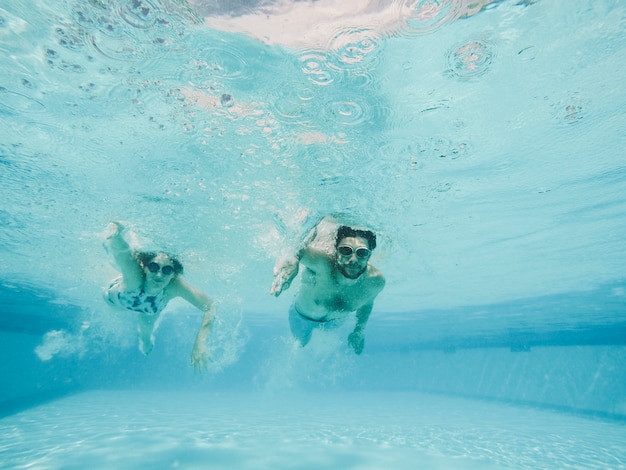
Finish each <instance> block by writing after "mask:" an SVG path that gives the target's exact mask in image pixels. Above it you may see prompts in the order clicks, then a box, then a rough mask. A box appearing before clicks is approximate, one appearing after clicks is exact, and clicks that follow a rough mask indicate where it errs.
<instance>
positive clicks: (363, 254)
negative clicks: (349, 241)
mask: <svg viewBox="0 0 626 470" xmlns="http://www.w3.org/2000/svg"><path fill="white" fill-rule="evenodd" d="M337 253H339V254H340V255H341V256H345V257H346V258H347V257H349V256H352V253H355V254H356V257H357V258H359V259H366V258H368V257H369V256H370V255H371V254H372V251H371V250H369V249H367V248H364V247H359V248H357V249H356V250H355V249H354V248H352V247H351V246H348V245H341V246H338V247H337Z"/></svg>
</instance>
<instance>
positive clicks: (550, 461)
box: [0, 390, 626, 469]
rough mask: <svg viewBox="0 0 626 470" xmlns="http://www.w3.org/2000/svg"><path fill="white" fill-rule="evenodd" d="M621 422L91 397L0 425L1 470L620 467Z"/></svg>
mask: <svg viewBox="0 0 626 470" xmlns="http://www.w3.org/2000/svg"><path fill="white" fill-rule="evenodd" d="M623 430H624V427H623V423H615V422H606V421H602V420H590V419H585V418H580V417H576V416H567V415H563V414H559V413H550V412H546V411H539V410H536V409H533V408H526V409H515V408H512V407H510V406H502V405H497V404H489V403H484V402H476V401H467V400H462V399H457V398H449V397H437V396H433V395H424V394H416V393H408V392H398V393H389V392H383V393H373V392H362V393H330V394H329V393H301V394H287V395H285V394H281V393H278V394H274V393H272V394H264V393H255V394H252V395H250V394H246V393H232V392H225V393H185V392H182V393H181V392H175V393H164V392H158V391H153V390H138V391H132V392H129V391H92V392H86V393H81V394H79V395H75V396H72V397H68V398H64V399H62V400H57V401H55V402H53V403H50V404H46V405H42V406H40V407H37V408H34V409H32V410H28V411H25V412H22V413H19V414H16V415H14V416H12V417H9V418H5V419H3V420H2V422H1V423H0V435H1V436H2V454H3V459H2V460H3V465H4V467H3V468H38V469H46V468H84V467H85V466H89V467H90V468H129V469H135V468H215V469H226V468H242V469H248V468H250V469H252V468H285V469H315V468H345V469H381V468H399V469H409V468H432V469H479V468H486V469H491V468H493V469H496V468H498V469H500V468H516V469H537V468H563V469H571V468H589V469H592V468H597V469H604V468H616V469H617V468H624V467H625V466H626V448H625V447H624V438H623Z"/></svg>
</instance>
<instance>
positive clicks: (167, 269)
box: [148, 261, 174, 276]
mask: <svg viewBox="0 0 626 470" xmlns="http://www.w3.org/2000/svg"><path fill="white" fill-rule="evenodd" d="M159 270H161V272H162V273H163V274H165V275H166V276H169V275H170V274H172V273H173V272H174V267H173V266H170V265H166V266H163V267H161V265H160V264H159V263H155V262H154V261H153V262H151V263H148V271H150V272H151V273H158V272H159Z"/></svg>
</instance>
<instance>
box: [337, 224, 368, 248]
mask: <svg viewBox="0 0 626 470" xmlns="http://www.w3.org/2000/svg"><path fill="white" fill-rule="evenodd" d="M346 237H361V238H365V239H366V240H367V244H368V248H369V249H370V250H373V249H374V248H376V234H375V233H374V232H372V231H370V230H359V229H355V228H352V227H348V226H347V225H341V226H340V227H339V229H338V230H337V238H336V239H335V247H337V246H339V242H340V241H341V240H343V239H344V238H346Z"/></svg>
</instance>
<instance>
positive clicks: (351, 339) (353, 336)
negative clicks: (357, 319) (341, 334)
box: [348, 331, 365, 354]
mask: <svg viewBox="0 0 626 470" xmlns="http://www.w3.org/2000/svg"><path fill="white" fill-rule="evenodd" d="M348 344H350V346H352V349H354V352H355V353H356V354H361V353H362V352H363V348H364V347H365V337H364V336H363V333H362V332H361V331H353V332H352V333H350V335H349V336H348Z"/></svg>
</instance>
